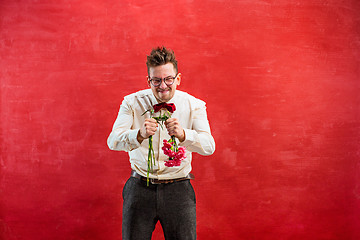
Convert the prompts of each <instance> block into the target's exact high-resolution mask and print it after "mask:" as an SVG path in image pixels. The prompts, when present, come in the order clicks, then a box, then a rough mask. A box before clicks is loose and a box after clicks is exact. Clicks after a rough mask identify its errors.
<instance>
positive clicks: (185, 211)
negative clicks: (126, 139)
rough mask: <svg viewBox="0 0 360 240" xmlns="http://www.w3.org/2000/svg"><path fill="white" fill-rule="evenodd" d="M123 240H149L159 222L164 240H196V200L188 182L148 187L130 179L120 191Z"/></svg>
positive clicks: (141, 182)
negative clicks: (121, 197)
mask: <svg viewBox="0 0 360 240" xmlns="http://www.w3.org/2000/svg"><path fill="white" fill-rule="evenodd" d="M122 194H123V199H124V203H123V223H122V239H123V240H150V239H151V235H152V232H153V231H154V229H155V225H156V223H157V221H160V223H161V226H162V228H163V231H164V236H165V239H166V240H195V239H196V200H195V192H194V189H193V187H192V185H191V183H190V180H185V181H180V182H174V183H167V184H149V186H146V181H143V180H141V179H138V178H134V177H130V178H129V179H128V181H127V182H126V184H125V186H124V189H123V193H122Z"/></svg>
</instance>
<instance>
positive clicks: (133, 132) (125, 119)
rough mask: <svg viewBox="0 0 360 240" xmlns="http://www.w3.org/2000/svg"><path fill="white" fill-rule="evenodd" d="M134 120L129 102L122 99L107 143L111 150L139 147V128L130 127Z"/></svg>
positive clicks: (127, 150)
mask: <svg viewBox="0 0 360 240" xmlns="http://www.w3.org/2000/svg"><path fill="white" fill-rule="evenodd" d="M133 122H134V112H133V110H132V108H131V106H130V104H129V103H128V102H127V101H126V99H124V100H123V102H122V103H121V106H120V110H119V113H118V116H117V118H116V121H115V123H114V126H113V128H112V131H111V133H110V135H109V137H108V140H107V144H108V146H109V148H110V149H111V150H116V151H126V152H129V151H132V150H134V149H136V148H138V147H140V143H139V142H138V140H137V134H138V131H139V129H131V128H132V125H133Z"/></svg>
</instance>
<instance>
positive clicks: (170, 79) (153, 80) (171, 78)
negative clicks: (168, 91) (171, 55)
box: [149, 74, 177, 87]
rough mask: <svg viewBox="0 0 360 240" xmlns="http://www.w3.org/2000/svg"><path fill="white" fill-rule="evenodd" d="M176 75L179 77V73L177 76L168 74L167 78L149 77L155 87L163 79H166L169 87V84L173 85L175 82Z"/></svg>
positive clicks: (165, 81)
mask: <svg viewBox="0 0 360 240" xmlns="http://www.w3.org/2000/svg"><path fill="white" fill-rule="evenodd" d="M176 77H177V74H176V76H175V77H171V76H168V77H165V78H149V81H150V82H151V84H152V85H153V86H154V87H158V86H160V85H161V82H162V81H164V83H165V84H166V86H168V87H169V86H171V85H173V83H174V82H175V78H176Z"/></svg>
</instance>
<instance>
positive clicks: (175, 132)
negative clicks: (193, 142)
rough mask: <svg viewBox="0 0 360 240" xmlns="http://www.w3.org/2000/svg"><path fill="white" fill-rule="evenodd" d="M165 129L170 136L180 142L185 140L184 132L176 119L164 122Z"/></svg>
mask: <svg viewBox="0 0 360 240" xmlns="http://www.w3.org/2000/svg"><path fill="white" fill-rule="evenodd" d="M165 127H166V129H167V131H168V133H169V135H170V136H175V137H177V138H178V139H179V141H180V142H183V141H184V140H185V131H184V129H183V128H182V127H181V125H180V123H179V122H178V120H177V119H176V118H169V119H168V120H166V121H165Z"/></svg>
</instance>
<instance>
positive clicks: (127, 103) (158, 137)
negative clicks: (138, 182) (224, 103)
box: [107, 89, 215, 179]
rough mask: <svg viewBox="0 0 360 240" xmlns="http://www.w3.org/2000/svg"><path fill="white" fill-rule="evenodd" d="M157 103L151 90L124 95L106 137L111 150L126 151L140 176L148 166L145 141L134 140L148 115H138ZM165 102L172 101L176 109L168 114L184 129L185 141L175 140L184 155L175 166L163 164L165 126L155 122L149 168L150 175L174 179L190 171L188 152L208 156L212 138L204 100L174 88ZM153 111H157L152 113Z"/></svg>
mask: <svg viewBox="0 0 360 240" xmlns="http://www.w3.org/2000/svg"><path fill="white" fill-rule="evenodd" d="M157 103H158V102H157V100H156V98H155V97H154V95H153V93H152V91H151V89H146V90H141V91H138V92H136V93H133V94H130V95H128V96H126V97H124V100H123V102H122V104H121V106H120V110H119V113H118V116H117V118H116V121H115V123H114V126H113V129H112V132H111V133H110V136H109V138H108V140H107V143H108V146H109V148H110V149H111V150H117V151H126V152H128V153H129V157H130V163H131V168H132V169H133V170H135V171H136V172H137V173H138V174H140V175H142V176H144V177H145V176H146V174H147V167H148V160H147V158H148V150H149V140H148V139H144V140H143V141H142V143H141V144H140V143H139V142H138V141H137V134H138V131H139V129H140V128H141V127H142V126H143V124H144V121H145V118H150V113H146V114H145V115H143V116H141V115H142V114H143V113H144V112H145V111H147V110H149V109H152V106H153V105H155V104H157ZM168 103H174V104H175V107H176V111H175V112H174V113H173V114H172V116H171V117H172V118H177V119H178V121H179V123H180V125H181V126H182V128H183V129H184V131H185V140H184V141H183V142H181V143H179V142H178V145H179V146H184V147H185V148H186V158H185V159H184V160H183V161H182V162H181V165H180V166H178V167H166V166H165V164H164V161H166V160H167V159H168V156H166V155H165V154H164V153H163V151H162V149H161V147H162V145H163V140H164V139H166V140H169V139H170V136H169V134H168V133H167V130H166V128H165V126H164V127H163V129H162V128H161V126H160V125H159V127H158V128H157V131H156V133H155V135H154V136H153V148H154V153H155V165H154V167H153V172H151V171H150V175H149V177H150V178H155V179H175V178H182V177H185V176H186V175H188V174H189V173H190V171H191V160H192V154H191V152H196V153H199V154H201V155H211V154H213V153H214V151H215V141H214V138H213V137H212V135H211V131H210V126H209V121H208V119H207V113H206V106H205V102H204V101H202V100H200V99H197V98H195V97H193V96H191V95H189V94H188V93H185V92H182V91H180V90H176V92H175V94H174V96H173V98H172V99H171V100H169V101H168ZM161 111H164V110H161ZM157 114H159V113H155V114H154V116H157ZM177 141H178V139H177Z"/></svg>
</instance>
